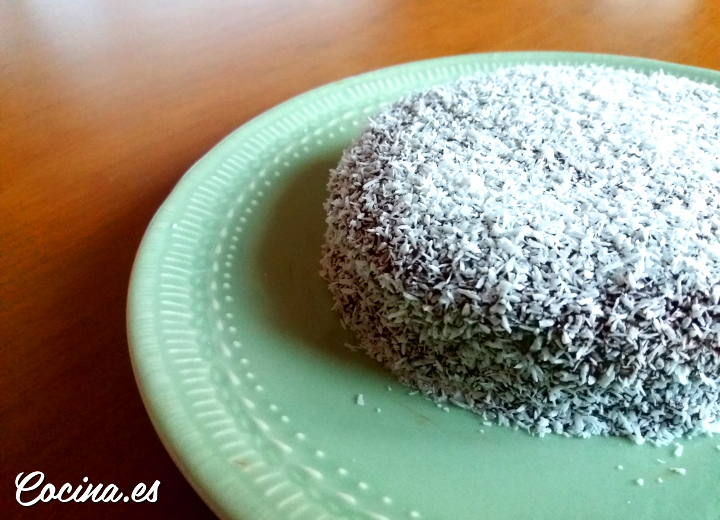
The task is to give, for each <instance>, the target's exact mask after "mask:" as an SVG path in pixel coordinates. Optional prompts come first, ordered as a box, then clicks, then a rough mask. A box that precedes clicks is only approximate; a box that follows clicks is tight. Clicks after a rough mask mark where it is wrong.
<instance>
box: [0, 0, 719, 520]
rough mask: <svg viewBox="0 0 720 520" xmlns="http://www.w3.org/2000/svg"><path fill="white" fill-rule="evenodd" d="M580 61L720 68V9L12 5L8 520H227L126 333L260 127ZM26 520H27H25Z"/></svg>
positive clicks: (671, 2)
mask: <svg viewBox="0 0 720 520" xmlns="http://www.w3.org/2000/svg"><path fill="white" fill-rule="evenodd" d="M503 50H568V51H586V52H601V53H614V54H624V55H633V56H642V57H649V58H656V59H660V60H666V61H671V62H677V63H683V64H689V65H695V66H699V67H705V68H710V69H716V70H718V69H720V2H718V1H717V0H602V1H592V0H538V1H530V0H527V1H520V0H504V1H477V0H475V1H472V0H465V1H463V0H451V1H447V0H437V1H430V0H405V1H402V0H362V1H361V0H357V1H352V0H348V1H343V0H335V1H331V0H312V1H310V0H267V1H262V0H246V1H231V0H208V1H205V2H199V1H198V2H192V1H189V0H177V1H170V0H158V1H155V2H121V1H109V0H108V1H99V0H95V1H92V0H79V1H76V2H53V1H49V0H47V1H42V0H35V1H8V2H2V3H0V511H1V513H0V516H2V517H3V518H73V519H85V518H122V519H134V518H158V519H162V518H173V519H183V518H194V519H205V518H214V517H213V515H212V513H211V512H210V510H209V509H208V508H207V507H206V506H205V505H204V504H203V502H202V501H201V500H200V498H199V497H198V496H197V495H196V494H195V493H194V492H193V490H192V488H191V487H190V486H189V484H187V483H186V481H185V480H184V479H183V477H182V475H181V474H180V472H179V471H178V469H176V467H175V465H174V464H173V462H172V461H171V459H170V458H169V456H168V455H167V454H166V452H165V451H164V449H163V447H162V445H161V443H160V441H159V440H158V438H157V436H156V434H155V432H154V430H153V428H152V425H151V423H150V421H149V419H148V417H147V415H146V414H145V411H144V408H143V406H142V403H141V401H140V397H139V395H138V392H137V388H136V386H135V382H134V379H133V375H132V370H131V367H130V362H129V358H128V352H127V339H126V335H125V301H126V295H127V284H128V278H129V274H130V270H131V267H132V262H133V258H134V255H135V252H136V249H137V247H138V244H139V241H140V239H141V237H142V234H143V232H144V230H145V228H146V226H147V224H148V222H149V220H150V218H151V217H152V215H153V213H154V212H155V210H156V209H157V208H158V206H159V205H160V203H161V202H162V201H163V199H164V198H165V197H166V196H167V195H168V193H169V192H170V190H171V189H172V187H173V185H174V184H175V183H176V182H177V181H178V179H179V178H180V177H181V176H182V174H183V173H184V172H185V171H186V170H187V169H188V168H189V167H190V165H191V164H192V163H193V162H194V161H196V160H197V159H198V158H200V157H201V156H202V155H203V154H204V153H205V152H206V151H207V150H209V149H210V148H211V147H212V146H213V145H214V144H215V143H216V142H217V141H218V140H220V139H221V138H222V137H223V136H225V135H226V134H228V133H229V132H230V131H232V130H233V129H235V128H236V127H238V126H239V125H242V124H243V123H244V122H246V121H247V120H248V119H250V118H252V117H253V116H256V115H258V114H260V113H261V112H263V111H265V110H267V109H268V108H270V107H272V106H274V105H276V104H278V103H280V102H281V101H284V100H287V99H288V98H290V97H292V96H295V95H297V94H299V93H301V92H304V91H307V90H309V89H312V88H314V87H317V86H319V85H322V84H325V83H328V82H331V81H334V80H337V79H340V78H344V77H346V76H350V75H354V74H358V73H361V72H366V71H369V70H373V69H377V68H380V67H384V66H388V65H394V64H398V63H403V62H407V61H412V60H419V59H426V58H433V57H438V56H446V55H452V54H461V53H470V52H488V51H503ZM32 471H43V472H44V473H45V477H46V481H48V482H52V483H54V484H56V485H57V486H59V485H60V484H62V483H64V482H70V483H76V484H77V483H80V482H81V481H82V479H83V477H88V479H89V480H90V482H92V483H105V484H109V483H114V484H116V485H118V486H119V487H120V488H121V489H123V488H125V489H128V488H130V489H131V488H132V487H133V486H134V485H135V484H136V483H138V482H146V483H151V482H153V481H155V480H160V481H161V487H160V490H159V499H158V501H157V502H156V503H154V504H142V505H140V504H133V503H129V504H124V503H118V504H92V503H90V504H88V503H86V504H75V503H69V504H62V503H58V502H52V503H49V504H42V503H41V504H38V505H35V506H33V507H29V508H24V507H21V506H20V505H19V504H18V503H17V502H16V500H15V485H14V480H15V477H16V476H17V475H18V473H20V472H25V473H28V472H32ZM8 515H9V516H8Z"/></svg>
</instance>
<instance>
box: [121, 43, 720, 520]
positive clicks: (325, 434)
mask: <svg viewBox="0 0 720 520" xmlns="http://www.w3.org/2000/svg"><path fill="white" fill-rule="evenodd" d="M519 63H549V64H559V63H562V64H590V63H595V64H604V65H610V66H616V67H621V68H633V69H636V70H640V71H644V72H651V71H657V70H661V69H662V70H663V71H665V72H667V73H669V74H676V75H681V76H686V77H689V78H691V79H695V80H698V81H704V82H712V83H714V84H717V85H720V73H718V72H714V71H709V70H703V69H697V68H692V67H686V66H680V65H674V64H668V63H661V62H657V61H651V60H644V59H636V58H626V57H618V56H604V55H588V54H566V53H500V54H481V55H466V56H458V57H452V58H444V59H437V60H431V61H424V62H417V63H410V64H407V65H402V66H398V67H392V68H387V69H383V70H379V71H376V72H371V73H369V74H364V75H362V76H358V77H354V78H350V79H347V80H344V81H340V82H338V83H333V84H331V85H327V86H325V87H322V88H319V89H317V90H313V91H312V92H309V93H306V94H303V95H301V96H299V97H297V98H294V99H292V100H290V101H288V102H286V103H283V104H282V105H280V106H278V107H277V108H274V109H273V110H270V111H269V112H267V113H265V114H263V115H261V116H260V117H258V118H256V119H254V120H252V121H250V122H249V123H247V124H246V125H244V126H242V127H241V128H240V129H238V130H236V131H235V132H233V133H232V134H230V135H229V136H228V137H227V138H226V139H225V140H223V141H222V142H221V143H220V144H218V145H217V146H216V147H215V148H213V149H212V150H211V151H210V152H209V153H208V154H207V155H206V156H205V157H203V158H202V159H201V160H200V161H198V163H197V164H195V165H194V166H193V167H192V168H191V169H190V171H188V172H187V174H186V175H185V176H184V177H183V178H182V180H181V181H180V182H179V183H178V185H177V187H176V188H175V190H174V191H173V192H172V194H171V195H170V197H168V199H167V201H166V202H165V203H164V204H163V205H162V207H161V208H160V210H159V211H158V212H157V214H156V216H155V218H154V219H153V220H152V223H151V224H150V227H149V229H148V231H147V233H146V235H145V238H144V239H143V242H142V245H141V247H140V251H139V252H138V256H137V260H136V263H135V267H134V271H133V275H132V280H131V284H130V294H129V301H128V335H129V340H130V353H131V356H132V361H133V367H134V370H135V376H136V379H137V383H138V386H139V388H140V392H141V394H142V396H143V399H144V401H145V405H146V407H147V410H148V413H149V415H150V418H151V419H152V421H153V423H154V425H155V428H156V430H157V432H158V434H159V435H160V437H161V438H162V440H163V442H164V444H165V446H166V448H167V450H168V451H169V452H170V454H171V455H172V457H173V458H174V460H175V462H176V463H177V465H178V466H179V467H180V469H181V470H182V472H183V473H184V474H185V476H186V477H187V479H188V480H189V481H190V483H191V484H192V485H193V486H194V488H195V489H196V490H197V492H198V493H199V494H200V495H201V496H202V498H203V499H204V500H205V501H206V502H207V504H208V505H209V506H210V507H211V508H212V509H213V511H215V513H216V514H217V515H218V516H219V517H220V518H223V519H242V520H276V519H292V520H330V519H336V518H337V519H339V518H345V519H353V520H355V519H357V520H360V519H362V520H395V519H408V520H412V519H438V520H442V519H444V520H482V519H492V520H501V519H512V520H520V519H532V520H538V519H552V520H559V519H583V520H592V519H614V518H618V519H620V518H622V519H628V518H630V519H680V518H682V519H687V520H691V519H711V518H712V519H717V518H718V517H720V451H718V449H717V448H716V445H718V444H720V437H716V438H711V437H701V438H696V439H688V440H683V441H682V444H683V445H684V451H683V453H682V455H681V456H680V457H677V456H676V455H675V454H674V452H675V447H674V446H669V447H664V448H657V447H654V446H651V445H648V444H646V445H642V446H638V445H635V444H633V443H631V442H629V441H626V440H623V439H618V438H592V439H587V440H583V439H569V438H564V437H559V436H554V435H550V436H547V437H545V438H536V437H531V436H529V435H527V434H525V433H522V432H519V431H513V430H512V429H509V428H504V427H499V426H487V425H483V424H482V423H481V421H480V419H479V417H478V416H476V415H474V414H471V413H470V412H467V411H464V410H460V409H449V410H445V409H442V408H438V407H437V406H436V405H435V404H434V403H433V402H431V401H429V400H427V399H425V398H424V397H422V396H420V395H412V394H411V393H410V392H409V390H408V389H406V388H403V387H401V386H400V385H398V384H397V383H396V382H395V381H394V380H393V379H392V377H391V376H390V375H388V374H387V373H386V372H385V371H383V370H382V369H380V368H378V367H377V366H375V365H374V364H373V363H372V362H371V361H370V360H369V359H366V357H365V356H364V354H361V353H356V352H352V351H350V350H349V349H347V348H345V346H344V345H345V343H352V342H353V338H352V337H350V336H349V335H348V333H347V332H345V331H344V330H343V329H342V328H341V327H340V325H339V318H338V316H337V315H335V314H334V313H333V312H332V310H331V306H332V302H331V297H330V294H329V292H328V290H327V288H326V287H325V285H324V282H323V281H322V280H321V278H320V276H319V274H318V271H319V260H320V247H321V244H322V241H323V233H324V230H325V221H324V212H323V209H322V203H323V201H324V200H325V198H326V192H325V184H326V182H327V178H328V170H329V169H330V168H332V167H333V166H335V164H336V163H337V161H338V159H339V158H340V155H341V153H342V150H343V148H345V147H346V146H347V145H348V144H349V142H350V141H351V139H352V138H353V137H354V136H355V135H356V134H357V133H358V132H359V129H360V127H361V126H362V122H363V121H364V119H365V118H366V117H367V116H368V114H371V113H373V112H375V111H376V110H378V109H379V108H380V107H381V106H382V105H383V104H384V103H387V102H391V101H393V100H395V99H397V98H398V97H399V96H401V95H403V94H406V93H408V92H411V91H414V90H417V89H420V88H423V87H427V86H431V85H436V84H439V83H445V82H448V81H451V80H454V79H456V78H458V77H460V76H463V75H467V74H471V73H474V72H477V71H484V70H491V69H493V68H496V67H501V66H507V65H513V64H519ZM359 394H362V396H363V399H364V402H365V404H364V406H361V405H359V404H357V396H358V395H359ZM658 459H662V461H664V462H661V461H658ZM619 466H622V467H623V469H619ZM673 467H674V468H684V469H685V471H686V474H685V475H681V474H679V473H676V472H673V471H672V470H671V469H670V468H673ZM637 479H643V481H644V485H640V484H639V483H638V482H637ZM660 479H662V482H660V481H659V480H660ZM166 498H168V499H171V497H166Z"/></svg>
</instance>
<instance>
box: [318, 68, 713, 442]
mask: <svg viewBox="0 0 720 520" xmlns="http://www.w3.org/2000/svg"><path fill="white" fill-rule="evenodd" d="M719 139H720V92H719V91H718V89H717V88H716V87H715V86H712V85H705V84H698V83H695V82H693V81H690V80H688V79H684V78H677V77H673V76H668V75H664V74H652V75H649V76H648V75H643V74H640V73H635V72H632V71H621V70H615V69H609V68H603V67H596V66H583V67H569V66H524V67H514V68H508V69H502V70H499V71H496V72H492V73H488V74H484V75H478V76H476V77H473V78H467V79H464V80H462V81H460V82H457V83H454V84H451V85H447V86H443V87H438V88H434V89H431V90H428V91H425V92H422V93H419V94H416V95H414V96H411V97H408V98H406V99H404V100H401V101H400V102H398V103H396V104H394V105H392V106H390V107H388V108H386V109H384V110H383V111H382V112H381V113H379V114H378V115H376V116H375V117H373V118H372V119H371V120H370V121H369V123H368V124H367V126H366V129H365V131H364V132H363V134H362V135H361V136H360V137H359V138H358V139H357V140H356V141H355V142H354V143H353V144H352V146H351V147H350V148H349V149H347V150H346V151H345V153H344V155H343V157H342V159H341V161H340V163H339V165H338V167H337V168H336V169H335V170H333V171H332V172H331V177H330V182H329V185H328V189H329V192H330V197H329V199H328V201H327V203H326V204H325V209H326V211H327V214H328V218H327V222H328V229H327V233H326V244H325V247H324V257H323V259H322V266H323V271H322V274H323V276H324V277H325V278H326V280H327V281H328V282H329V286H330V290H331V291H332V293H333V295H334V297H335V300H336V308H337V309H338V310H339V311H340V313H341V315H342V319H343V322H344V323H345V324H347V325H348V326H349V327H350V328H351V329H352V330H353V331H354V332H355V333H356V335H357V338H358V340H359V343H360V347H361V348H362V349H364V350H365V351H367V353H368V354H369V355H371V356H372V357H374V358H375V359H377V360H378V361H380V362H381V363H383V364H384V365H386V366H387V367H388V368H389V369H390V370H392V372H393V373H395V374H396V375H397V376H398V377H399V378H400V380H402V381H403V382H405V383H407V384H409V385H411V386H414V387H417V388H419V389H421V390H422V391H423V392H425V393H426V394H429V395H432V396H433V397H434V398H436V399H439V400H441V401H444V400H450V401H452V402H453V403H455V404H458V405H460V406H463V407H466V408H469V409H472V410H473V411H475V412H478V413H480V414H482V415H484V416H485V417H487V418H491V419H495V420H497V421H498V422H500V423H501V424H509V425H513V426H517V427H520V428H523V429H526V430H528V431H530V432H533V433H538V434H541V435H542V434H544V433H546V432H550V431H554V432H557V433H563V434H568V435H581V436H588V435H591V434H611V435H626V436H630V437H633V438H634V439H635V440H637V441H638V442H640V441H642V440H643V439H648V440H650V441H653V442H655V443H658V444H665V443H668V442H670V441H671V440H672V439H673V438H674V437H676V436H679V435H682V434H697V433H699V432H702V431H707V430H709V429H712V428H714V427H715V424H716V423H717V421H718V419H719V418H720V395H719V394H720V389H719V387H718V385H719V383H720V352H719V348H720V320H719V317H720V306H719V305H718V302H719V301H720V152H719V150H720V146H719V144H718V142H719Z"/></svg>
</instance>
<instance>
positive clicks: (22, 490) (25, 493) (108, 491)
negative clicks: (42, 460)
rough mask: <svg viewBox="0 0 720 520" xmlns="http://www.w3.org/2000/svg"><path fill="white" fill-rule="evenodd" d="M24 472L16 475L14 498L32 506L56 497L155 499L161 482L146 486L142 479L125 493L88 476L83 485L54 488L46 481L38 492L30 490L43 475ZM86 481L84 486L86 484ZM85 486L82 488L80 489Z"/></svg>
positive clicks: (62, 499)
mask: <svg viewBox="0 0 720 520" xmlns="http://www.w3.org/2000/svg"><path fill="white" fill-rule="evenodd" d="M23 475H24V473H19V474H18V476H17V477H15V488H16V490H17V491H16V492H15V499H16V500H17V501H18V503H19V504H20V505H22V506H25V507H30V506H34V505H35V504H37V503H38V502H50V501H52V500H57V501H58V502H87V501H88V500H90V501H92V502H120V501H121V500H122V501H123V502H129V501H130V500H132V501H133V502H156V501H157V498H158V489H159V488H160V481H159V480H156V481H155V482H154V483H153V484H152V485H151V486H150V487H149V488H148V487H147V486H146V485H145V484H143V483H142V482H141V483H139V484H137V485H136V486H135V488H133V490H132V492H131V493H130V494H129V495H124V494H123V493H122V492H121V491H120V489H118V487H117V486H116V485H115V484H108V485H107V486H104V485H103V484H97V485H93V484H91V483H89V482H88V478H87V477H85V478H83V484H80V485H79V486H77V487H75V488H73V486H72V485H71V484H70V483H69V482H67V483H65V484H63V485H62V486H60V487H59V488H56V487H55V486H54V485H53V484H50V483H47V484H45V485H44V486H43V487H42V489H40V492H39V493H37V494H35V493H33V492H34V491H36V490H37V489H38V488H40V485H41V484H42V483H43V481H44V480H45V474H44V473H43V472H42V471H33V472H32V473H28V474H27V475H25V476H24V477H23ZM86 484H87V486H86ZM83 488H84V489H83Z"/></svg>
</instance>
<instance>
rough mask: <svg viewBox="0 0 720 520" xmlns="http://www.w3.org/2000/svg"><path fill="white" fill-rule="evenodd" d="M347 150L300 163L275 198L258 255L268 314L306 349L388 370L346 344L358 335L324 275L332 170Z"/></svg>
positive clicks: (256, 264)
mask: <svg viewBox="0 0 720 520" xmlns="http://www.w3.org/2000/svg"><path fill="white" fill-rule="evenodd" d="M341 154H342V149H341V148H338V149H337V150H328V151H327V153H325V154H324V155H323V156H320V157H316V158H315V159H314V160H308V161H307V162H305V163H302V164H299V165H298V167H297V169H296V170H295V171H294V172H293V173H291V174H290V176H289V177H287V178H285V179H283V181H282V186H280V187H278V189H277V190H276V191H275V192H274V193H273V194H272V196H271V200H270V201H269V209H268V213H267V217H266V218H264V219H263V228H262V230H261V236H260V238H259V240H258V244H257V247H256V248H255V251H254V256H253V269H254V271H255V272H256V273H257V277H256V279H257V280H259V281H260V285H261V289H262V291H263V292H264V296H265V298H263V300H264V302H265V304H264V305H263V312H262V314H263V316H264V317H265V318H267V319H268V320H269V322H270V323H271V326H272V327H273V328H275V329H277V330H278V331H279V332H281V333H282V334H283V335H285V336H287V337H289V338H292V340H293V341H294V342H295V343H297V344H299V345H302V346H303V347H305V348H312V349H314V350H317V351H318V352H319V353H320V354H321V355H323V356H327V357H330V358H332V359H333V360H334V361H336V362H340V363H343V364H349V365H354V366H355V367H357V368H362V369H365V370H374V371H377V372H385V371H384V370H383V369H382V367H380V366H379V365H377V364H375V363H374V362H373V361H372V360H371V359H369V358H367V357H366V356H365V355H364V354H362V353H358V352H353V351H351V350H350V349H349V348H347V347H346V344H355V343H356V339H355V337H354V335H353V334H352V333H351V332H350V331H347V330H345V329H343V327H342V326H341V324H340V316H339V314H337V313H336V312H335V311H333V310H332V306H333V298H332V295H331V294H330V291H329V290H328V287H327V284H326V283H325V281H324V280H323V279H322V278H321V277H320V258H321V254H322V253H321V249H322V245H323V243H324V234H325V230H326V228H327V224H326V222H325V218H326V214H325V210H324V209H323V203H324V202H325V200H326V199H327V196H328V192H327V182H328V178H329V174H330V169H332V168H334V167H335V166H337V163H338V160H339V158H340V156H341ZM388 377H389V375H388Z"/></svg>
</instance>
